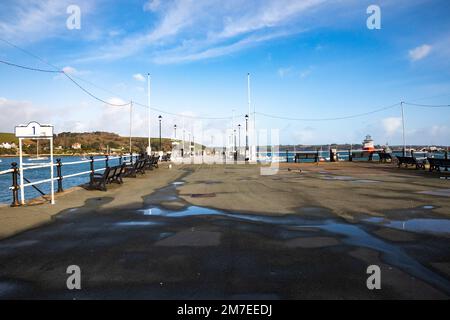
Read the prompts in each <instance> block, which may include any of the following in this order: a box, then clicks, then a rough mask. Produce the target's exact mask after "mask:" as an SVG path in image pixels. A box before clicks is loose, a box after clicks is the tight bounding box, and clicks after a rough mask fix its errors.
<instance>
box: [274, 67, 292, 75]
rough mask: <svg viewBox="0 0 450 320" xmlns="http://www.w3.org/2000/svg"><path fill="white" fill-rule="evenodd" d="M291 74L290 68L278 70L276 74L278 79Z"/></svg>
mask: <svg viewBox="0 0 450 320" xmlns="http://www.w3.org/2000/svg"><path fill="white" fill-rule="evenodd" d="M291 72H292V67H283V68H278V70H277V73H278V76H279V77H280V78H284V77H285V76H287V75H288V74H290V73H291Z"/></svg>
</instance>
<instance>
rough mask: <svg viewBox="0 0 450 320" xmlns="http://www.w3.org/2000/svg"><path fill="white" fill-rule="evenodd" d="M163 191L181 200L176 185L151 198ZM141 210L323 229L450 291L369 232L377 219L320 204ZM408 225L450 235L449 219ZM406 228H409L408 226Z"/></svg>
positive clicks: (439, 278)
mask: <svg viewBox="0 0 450 320" xmlns="http://www.w3.org/2000/svg"><path fill="white" fill-rule="evenodd" d="M327 173H328V172H327ZM328 174H329V173H328ZM348 178H352V177H345V178H343V179H342V180H349V179H348ZM356 180H358V179H356ZM162 194H164V197H166V198H167V197H170V198H173V197H174V198H176V199H177V200H180V198H179V197H178V195H177V191H176V185H171V186H169V187H165V188H163V189H160V190H159V191H156V193H154V195H153V196H150V197H149V198H150V199H151V202H152V204H156V203H155V202H154V201H152V200H156V199H161V198H162ZM433 208H434V207H433V206H422V207H420V208H416V209H417V210H419V211H421V212H423V211H424V210H430V209H433ZM138 213H139V214H140V215H144V216H147V218H150V216H158V217H167V218H183V217H192V216H199V217H201V216H216V217H223V218H227V219H230V220H235V221H247V222H253V223H263V224H271V225H276V226H279V227H281V228H285V229H286V232H298V230H301V229H304V230H305V231H311V230H317V231H323V232H326V233H327V234H328V236H332V235H335V236H336V237H337V238H338V239H339V240H340V241H341V242H342V243H344V244H346V245H350V246H355V247H364V248H368V249H372V250H376V251H378V252H380V253H381V255H382V259H383V261H385V262H386V263H388V264H390V265H392V266H395V267H398V268H399V269H401V270H403V271H405V272H407V273H408V274H410V275H412V276H414V277H417V278H419V279H422V280H424V281H426V282H428V283H430V284H432V285H434V286H435V287H437V288H440V289H442V290H444V291H445V292H446V293H450V282H449V281H448V280H447V279H445V278H443V277H442V276H440V275H439V274H436V273H434V272H433V271H431V270H429V269H427V268H426V267H424V266H423V265H422V264H420V263H419V262H418V261H416V260H415V259H413V258H411V257H410V256H409V255H408V254H406V252H405V251H404V250H403V249H402V247H400V246H399V245H394V244H390V243H389V242H386V241H384V240H383V239H381V238H378V237H376V236H374V235H372V234H371V233H369V232H368V231H366V230H367V224H368V223H369V224H370V223H380V222H379V221H377V220H374V221H370V220H367V221H363V223H360V224H350V223H347V222H345V221H344V220H339V219H333V218H332V215H331V214H330V212H329V211H328V210H327V209H325V208H316V207H314V208H313V207H311V208H300V209H299V213H300V214H301V215H296V214H288V215H278V216H273V215H257V214H241V213H234V212H228V211H222V210H218V209H211V208H206V207H199V206H191V205H189V204H188V203H186V206H185V207H183V208H182V209H179V210H172V209H167V208H162V207H160V206H158V205H152V206H149V207H148V208H146V209H141V210H138ZM430 220H431V222H430ZM383 225H384V224H383ZM405 225H406V226H408V228H409V229H410V230H415V231H417V232H431V233H434V234H437V235H440V234H442V232H445V233H446V234H447V233H448V232H449V230H450V220H445V219H421V218H415V219H410V220H408V221H407V222H406V224H405ZM385 226H387V227H388V226H391V227H392V228H396V227H399V228H400V226H401V227H402V226H403V225H402V224H401V223H400V222H397V221H395V220H394V221H390V222H388V223H387V225H385ZM405 230H408V229H406V228H405ZM408 231H409V230H408Z"/></svg>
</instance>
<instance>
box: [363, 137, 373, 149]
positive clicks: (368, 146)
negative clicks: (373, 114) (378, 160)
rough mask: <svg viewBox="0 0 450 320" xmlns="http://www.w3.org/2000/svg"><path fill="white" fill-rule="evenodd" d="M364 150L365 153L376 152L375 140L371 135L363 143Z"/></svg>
mask: <svg viewBox="0 0 450 320" xmlns="http://www.w3.org/2000/svg"><path fill="white" fill-rule="evenodd" d="M363 150H364V151H375V146H374V144H373V139H372V137H371V136H370V135H367V136H366V138H365V139H364V141H363Z"/></svg>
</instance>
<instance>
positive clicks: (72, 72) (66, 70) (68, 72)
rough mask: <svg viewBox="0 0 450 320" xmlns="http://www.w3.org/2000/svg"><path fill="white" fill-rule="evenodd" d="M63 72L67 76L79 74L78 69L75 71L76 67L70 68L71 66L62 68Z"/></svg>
mask: <svg viewBox="0 0 450 320" xmlns="http://www.w3.org/2000/svg"><path fill="white" fill-rule="evenodd" d="M62 71H64V72H65V73H67V74H76V73H77V72H78V70H77V69H75V68H74V67H70V66H67V67H64V68H62Z"/></svg>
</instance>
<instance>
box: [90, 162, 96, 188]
mask: <svg viewBox="0 0 450 320" xmlns="http://www.w3.org/2000/svg"><path fill="white" fill-rule="evenodd" d="M89 158H90V159H91V163H90V165H91V175H90V179H91V184H92V183H93V181H92V179H93V178H94V173H95V172H94V157H93V156H90V157H89Z"/></svg>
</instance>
